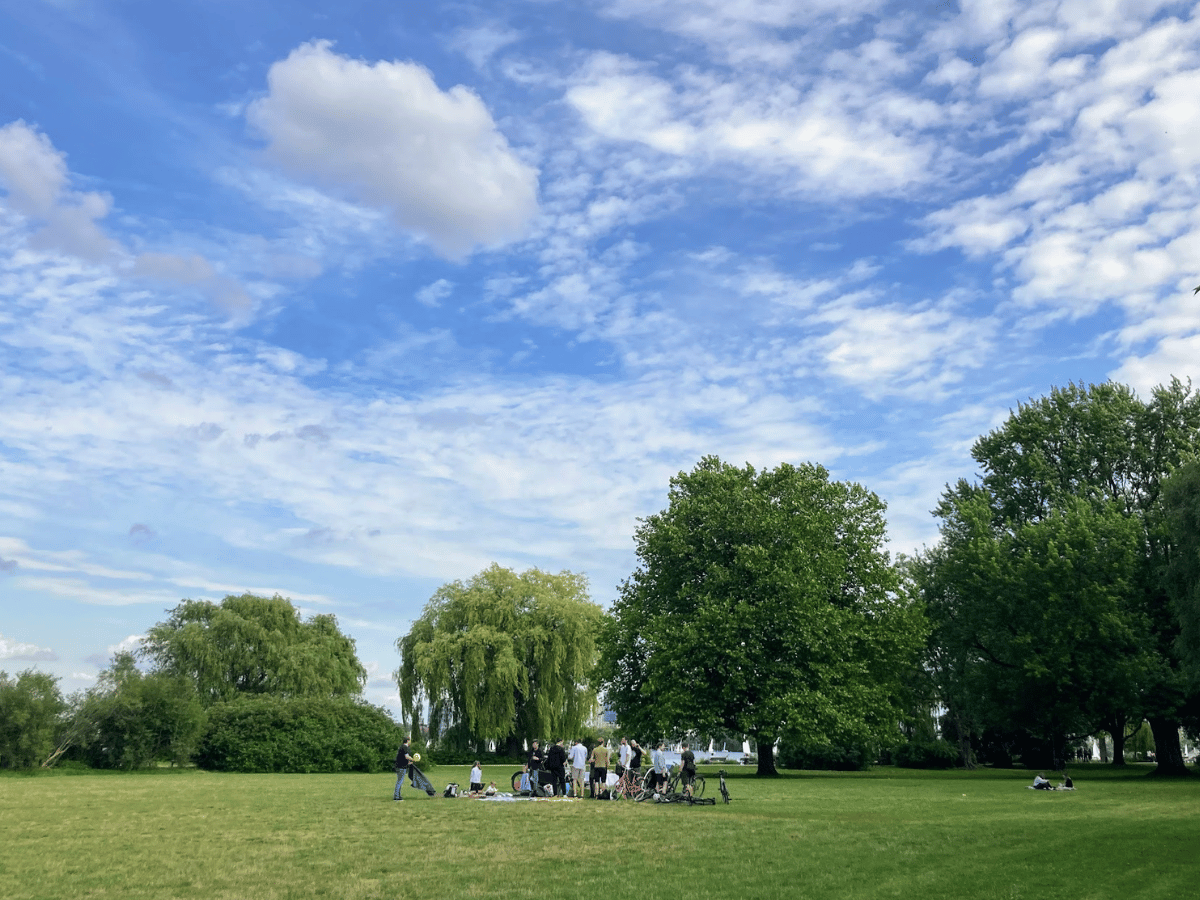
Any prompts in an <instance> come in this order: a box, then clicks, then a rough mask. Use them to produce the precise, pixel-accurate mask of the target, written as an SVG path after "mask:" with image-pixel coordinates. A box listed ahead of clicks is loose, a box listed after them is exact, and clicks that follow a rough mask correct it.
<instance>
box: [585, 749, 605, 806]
mask: <svg viewBox="0 0 1200 900" xmlns="http://www.w3.org/2000/svg"><path fill="white" fill-rule="evenodd" d="M588 762H590V763H591V764H592V780H591V785H592V798H593V799H595V800H599V799H600V792H601V791H603V790H605V789H607V787H608V746H607V745H606V744H597V745H596V746H595V747H594V748H593V749H592V755H591V758H590V759H589V760H588Z"/></svg>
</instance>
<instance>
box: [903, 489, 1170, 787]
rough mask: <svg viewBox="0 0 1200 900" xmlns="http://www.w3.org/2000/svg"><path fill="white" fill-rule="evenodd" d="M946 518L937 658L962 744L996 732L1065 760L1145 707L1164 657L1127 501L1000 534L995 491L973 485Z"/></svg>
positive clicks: (1074, 508)
mask: <svg viewBox="0 0 1200 900" xmlns="http://www.w3.org/2000/svg"><path fill="white" fill-rule="evenodd" d="M940 511H941V513H942V515H943V516H944V517H945V519H946V525H945V527H944V528H943V542H942V545H941V547H940V548H939V549H938V551H937V552H936V554H933V556H932V557H931V559H933V560H935V564H934V568H936V573H935V574H934V575H933V577H932V578H926V580H925V584H924V588H925V590H926V594H925V598H926V608H927V611H928V614H929V617H930V620H931V622H932V623H933V625H934V631H933V635H932V640H931V644H932V647H933V650H932V653H931V655H930V656H929V658H928V660H927V662H928V665H929V668H930V671H931V672H933V673H934V678H935V680H936V681H937V683H938V684H939V687H941V688H942V690H943V693H942V694H941V697H942V699H943V702H944V703H945V705H946V707H947V711H948V714H949V716H950V718H951V721H952V722H953V724H954V725H955V729H954V730H955V731H956V732H957V736H958V738H959V740H960V747H961V748H962V749H963V750H964V751H968V750H969V748H968V747H967V746H966V744H967V739H968V738H969V737H970V736H971V732H972V731H973V732H974V735H975V736H978V735H979V734H980V732H981V730H982V726H984V725H987V726H991V727H992V728H996V729H999V730H1001V731H1003V732H1007V733H1022V732H1023V733H1026V734H1028V735H1030V736H1032V737H1033V738H1035V739H1036V741H1037V742H1038V743H1040V744H1041V746H1042V747H1043V748H1044V751H1045V752H1046V753H1047V754H1048V756H1049V759H1047V760H1044V761H1041V762H1044V763H1046V764H1048V763H1049V762H1050V761H1051V760H1052V759H1057V760H1063V759H1065V758H1066V746H1067V743H1068V741H1070V740H1072V739H1077V738H1079V737H1082V736H1083V735H1085V734H1089V733H1091V732H1093V731H1096V730H1097V729H1099V728H1100V727H1102V726H1106V725H1107V724H1108V723H1109V722H1111V721H1112V716H1113V715H1114V714H1115V711H1119V710H1128V709H1130V707H1131V706H1133V705H1135V704H1136V702H1137V691H1136V685H1137V684H1138V681H1139V679H1141V678H1143V677H1144V674H1145V672H1146V671H1147V670H1148V669H1150V668H1151V667H1153V665H1154V662H1155V661H1154V658H1153V655H1152V654H1150V653H1149V652H1148V651H1147V650H1146V637H1147V633H1146V629H1145V626H1144V622H1143V620H1142V618H1141V616H1140V615H1139V610H1138V608H1137V606H1136V604H1134V602H1133V598H1134V596H1135V595H1134V594H1133V593H1132V590H1133V587H1134V585H1135V584H1136V578H1137V575H1138V569H1139V563H1140V554H1141V551H1142V532H1141V529H1140V526H1139V524H1138V522H1137V521H1136V520H1134V519H1131V518H1130V517H1129V516H1126V515H1125V514H1124V512H1123V511H1122V509H1121V508H1120V507H1119V506H1117V505H1116V504H1111V503H1110V504H1107V505H1099V506H1096V505H1093V504H1091V503H1088V502H1087V501H1084V500H1078V499H1076V500H1075V501H1074V502H1066V503H1064V504H1063V505H1062V507H1061V508H1059V509H1056V510H1055V511H1053V512H1051V513H1050V514H1049V515H1047V516H1046V517H1045V518H1044V519H1040V520H1038V521H1034V522H1026V523H1023V524H1021V525H1009V526H1008V527H997V525H996V524H995V522H994V521H993V517H992V510H991V507H990V506H989V504H988V496H987V494H986V492H984V491H983V490H981V489H978V488H971V487H967V486H963V485H960V487H959V490H958V491H957V492H956V493H955V495H954V497H953V500H952V501H946V502H945V503H944V504H943V506H942V507H941V509H940ZM1138 721H1140V719H1139V720H1138ZM964 755H965V756H968V758H969V754H968V753H965V754H964Z"/></svg>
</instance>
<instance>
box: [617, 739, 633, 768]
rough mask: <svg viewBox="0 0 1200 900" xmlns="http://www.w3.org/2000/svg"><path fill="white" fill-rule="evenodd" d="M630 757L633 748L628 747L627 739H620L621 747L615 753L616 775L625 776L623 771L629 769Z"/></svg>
mask: <svg viewBox="0 0 1200 900" xmlns="http://www.w3.org/2000/svg"><path fill="white" fill-rule="evenodd" d="M631 756H633V748H632V747H630V746H629V741H628V739H626V738H621V747H620V749H619V750H618V751H617V764H618V766H619V768H618V769H617V774H618V775H624V774H625V770H626V769H628V768H629V757H631Z"/></svg>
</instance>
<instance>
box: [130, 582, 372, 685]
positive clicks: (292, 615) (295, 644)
mask: <svg viewBox="0 0 1200 900" xmlns="http://www.w3.org/2000/svg"><path fill="white" fill-rule="evenodd" d="M170 612H171V615H170V618H168V619H167V621H165V622H160V623H159V624H157V625H155V626H154V627H153V628H151V629H150V632H149V635H148V636H147V638H146V641H145V643H144V644H143V645H142V648H141V650H140V651H139V654H140V655H141V656H142V657H144V658H145V659H148V660H150V661H151V662H152V664H153V666H154V668H155V669H156V671H159V672H163V673H166V674H171V675H180V676H185V677H187V678H190V679H192V681H193V682H194V684H195V685H196V689H197V690H198V691H199V694H200V698H201V700H203V701H204V702H205V703H206V704H208V703H216V702H218V701H223V700H231V699H233V698H234V697H238V696H245V695H256V694H276V695H280V696H286V697H350V696H355V695H357V694H359V693H360V692H361V691H362V688H363V685H364V684H365V683H366V678H367V673H366V670H365V669H364V668H363V667H362V664H361V663H359V661H358V657H357V655H356V654H355V651H354V640H353V639H352V638H349V637H347V636H346V635H344V634H342V632H341V631H339V630H338V626H337V619H336V618H334V617H333V616H330V615H318V616H313V617H312V618H310V619H307V620H303V619H301V618H300V614H299V612H298V611H297V610H296V608H295V607H294V606H292V603H291V601H290V600H286V599H284V598H283V597H280V596H278V595H276V596H274V597H259V596H255V595H254V594H242V595H241V596H228V597H226V598H225V599H224V600H222V601H221V602H220V603H219V604H218V603H210V602H209V601H207V600H184V601H183V602H182V603H180V604H179V605H178V606H176V607H175V608H174V609H173V610H171V611H170Z"/></svg>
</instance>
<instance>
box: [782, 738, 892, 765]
mask: <svg viewBox="0 0 1200 900" xmlns="http://www.w3.org/2000/svg"><path fill="white" fill-rule="evenodd" d="M878 755H879V750H878V748H876V746H875V745H874V744H870V743H864V744H856V745H853V746H841V745H834V744H817V745H812V744H807V743H795V742H793V741H789V740H787V739H784V740H783V741H781V742H780V744H779V765H780V766H782V767H783V768H785V769H817V770H829V771H834V772H862V771H865V770H867V769H869V768H871V766H872V765H874V764H875V760H876V758H877V757H878Z"/></svg>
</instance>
